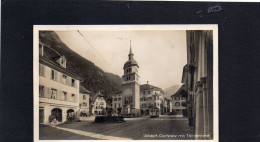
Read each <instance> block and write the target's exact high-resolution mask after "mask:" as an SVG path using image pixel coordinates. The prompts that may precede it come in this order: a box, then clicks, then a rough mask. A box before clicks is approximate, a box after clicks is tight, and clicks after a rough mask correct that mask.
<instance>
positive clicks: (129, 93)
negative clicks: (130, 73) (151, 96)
mask: <svg viewBox="0 0 260 142" xmlns="http://www.w3.org/2000/svg"><path fill="white" fill-rule="evenodd" d="M139 93H140V85H139V84H138V83H136V82H135V81H133V82H130V83H125V84H122V104H123V105H124V104H126V99H128V100H129V104H130V105H132V106H133V108H134V109H140V94H139Z"/></svg>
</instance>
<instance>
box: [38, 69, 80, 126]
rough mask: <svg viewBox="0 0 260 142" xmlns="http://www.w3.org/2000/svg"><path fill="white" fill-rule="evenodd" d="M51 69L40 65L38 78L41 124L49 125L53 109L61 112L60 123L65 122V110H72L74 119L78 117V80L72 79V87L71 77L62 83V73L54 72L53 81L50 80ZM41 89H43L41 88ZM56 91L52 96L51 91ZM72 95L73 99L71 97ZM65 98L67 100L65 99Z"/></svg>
mask: <svg viewBox="0 0 260 142" xmlns="http://www.w3.org/2000/svg"><path fill="white" fill-rule="evenodd" d="M51 70H52V69H51V68H50V67H48V66H46V65H43V64H40V72H41V73H40V76H39V85H40V86H41V87H40V86H39V92H40V94H39V95H40V96H39V97H40V98H39V103H40V109H41V110H43V112H44V114H43V115H44V120H43V123H49V116H50V115H51V110H52V109H53V108H59V109H61V110H62V122H65V121H66V117H67V116H66V113H67V110H69V109H73V110H74V112H75V117H76V118H77V117H78V110H79V87H78V86H79V80H76V79H74V80H75V81H74V84H75V85H74V86H72V83H71V79H72V77H70V76H68V75H66V76H67V80H66V81H65V82H64V83H62V80H61V78H62V75H63V73H61V72H58V71H55V78H54V80H52V79H51ZM42 87H43V88H42ZM51 89H55V90H56V93H54V94H56V95H52V90H51ZM63 92H67V97H64V94H63ZM72 94H73V95H74V97H73V96H72ZM66 98H67V99H66Z"/></svg>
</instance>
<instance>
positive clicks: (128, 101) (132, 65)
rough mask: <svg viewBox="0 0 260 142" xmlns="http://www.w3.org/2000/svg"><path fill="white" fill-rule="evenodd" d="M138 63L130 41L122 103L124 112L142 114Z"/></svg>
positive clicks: (125, 66)
mask: <svg viewBox="0 0 260 142" xmlns="http://www.w3.org/2000/svg"><path fill="white" fill-rule="evenodd" d="M138 68H139V66H138V63H137V61H136V60H135V59H134V54H133V52H132V48H131V43H130V52H129V54H128V61H126V63H125V64H124V68H123V69H124V75H123V76H122V78H123V83H122V105H123V113H126V114H136V115H139V114H140V84H139V75H138Z"/></svg>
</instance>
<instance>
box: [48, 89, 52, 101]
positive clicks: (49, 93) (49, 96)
mask: <svg viewBox="0 0 260 142" xmlns="http://www.w3.org/2000/svg"><path fill="white" fill-rule="evenodd" d="M51 94H52V91H51V88H48V98H49V99H51Z"/></svg>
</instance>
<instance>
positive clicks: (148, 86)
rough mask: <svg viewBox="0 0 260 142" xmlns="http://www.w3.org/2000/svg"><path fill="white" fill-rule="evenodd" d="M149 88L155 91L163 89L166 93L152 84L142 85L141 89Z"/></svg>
mask: <svg viewBox="0 0 260 142" xmlns="http://www.w3.org/2000/svg"><path fill="white" fill-rule="evenodd" d="M149 89H154V90H155V91H161V92H163V93H165V92H164V91H163V90H162V89H161V88H159V87H156V86H153V85H150V84H143V85H140V91H143V90H149Z"/></svg>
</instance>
